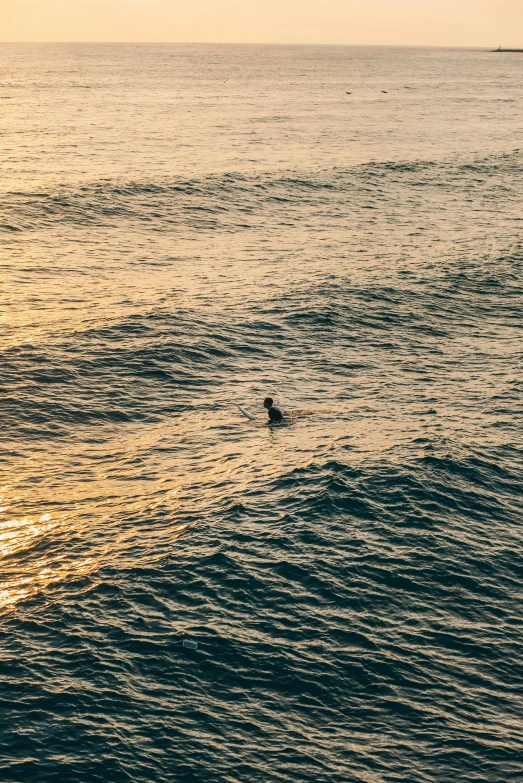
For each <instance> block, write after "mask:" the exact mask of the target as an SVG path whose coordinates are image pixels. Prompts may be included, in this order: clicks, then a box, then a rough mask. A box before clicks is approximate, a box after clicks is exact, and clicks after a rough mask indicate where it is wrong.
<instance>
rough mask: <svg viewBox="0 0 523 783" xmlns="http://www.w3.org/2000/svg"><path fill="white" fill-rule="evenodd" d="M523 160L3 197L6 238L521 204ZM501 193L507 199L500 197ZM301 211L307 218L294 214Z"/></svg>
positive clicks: (510, 157)
mask: <svg viewBox="0 0 523 783" xmlns="http://www.w3.org/2000/svg"><path fill="white" fill-rule="evenodd" d="M522 174H523V155H522V154H521V151H520V150H519V149H518V150H514V151H513V152H512V153H510V154H505V155H498V156H490V157H488V158H481V159H475V160H472V161H470V160H468V161H462V160H453V161H447V162H434V161H414V162H403V163H402V162H399V163H396V162H382V163H367V164H363V165H359V166H354V167H352V168H350V169H340V168H333V169H331V170H329V171H314V170H312V171H307V172H306V173H304V172H268V173H265V174H256V175H249V176H247V175H245V174H240V173H235V174H232V173H231V174H223V175H219V176H217V175H213V176H206V177H202V178H200V179H193V180H187V179H175V180H162V181H155V182H123V183H122V182H115V181H110V180H107V181H102V182H95V183H90V184H85V185H81V186H78V187H75V186H72V185H63V186H60V185H58V186H56V187H54V188H53V189H49V190H45V191H39V192H24V191H16V192H8V193H4V194H3V195H2V196H1V197H0V231H3V232H4V233H6V234H11V235H13V234H16V233H17V232H25V231H34V230H37V229H42V228H52V227H56V226H62V227H63V226H82V227H86V228H91V229H92V228H95V227H111V226H112V227H119V228H121V227H122V223H128V222H129V221H131V222H133V223H134V224H137V225H141V226H142V227H144V228H147V229H150V230H152V231H171V232H172V231H176V230H177V229H181V228H183V229H184V231H187V230H189V231H191V230H192V231H202V230H203V231H216V230H225V231H241V230H244V229H246V228H252V227H253V226H254V225H256V223H257V219H258V218H259V216H260V215H264V216H268V215H272V216H273V217H274V216H275V217H278V216H279V217H280V218H281V217H282V212H281V210H282V207H285V209H286V214H285V217H286V219H288V220H290V221H291V222H292V221H300V222H303V220H304V219H306V217H307V213H306V212H305V213H303V208H304V207H308V208H310V209H311V210H315V209H322V210H324V211H325V214H326V215H327V214H328V210H331V209H336V208H337V209H339V208H343V209H344V211H347V207H350V209H351V210H353V211H356V212H358V211H359V210H363V209H376V208H383V207H384V206H387V205H390V204H391V203H392V202H393V201H394V200H396V199H397V198H398V190H405V191H406V195H407V196H408V194H409V193H410V194H411V195H413V194H414V193H415V192H416V191H419V190H420V189H423V188H437V189H441V188H444V189H447V190H448V191H449V192H450V193H453V194H455V195H456V196H458V195H460V194H465V193H468V192H470V190H471V189H473V190H474V195H475V197H476V198H477V197H478V196H480V195H484V196H488V197H489V199H491V200H493V201H496V199H497V198H500V197H501V196H502V197H503V199H504V200H505V201H515V200H516V199H521V194H522V189H523V186H522V184H521V183H522V181H523V177H522ZM480 177H481V179H480ZM496 186H499V187H501V188H502V189H503V192H502V193H500V194H496V192H495V190H494V188H495V187H496ZM295 207H300V212H299V213H295V212H293V209H294V208H295Z"/></svg>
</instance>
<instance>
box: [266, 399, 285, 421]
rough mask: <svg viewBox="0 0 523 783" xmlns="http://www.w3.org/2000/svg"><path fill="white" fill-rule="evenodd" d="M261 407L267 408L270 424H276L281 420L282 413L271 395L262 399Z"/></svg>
mask: <svg viewBox="0 0 523 783" xmlns="http://www.w3.org/2000/svg"><path fill="white" fill-rule="evenodd" d="M263 407H264V408H266V409H267V412H268V414H269V421H270V423H271V424H277V423H278V422H280V421H283V414H282V412H281V410H280V409H279V408H276V407H275V405H274V400H273V399H272V397H266V398H265V399H264V401H263Z"/></svg>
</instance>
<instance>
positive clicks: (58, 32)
mask: <svg viewBox="0 0 523 783" xmlns="http://www.w3.org/2000/svg"><path fill="white" fill-rule="evenodd" d="M0 41H216V42H267V43H331V44H406V45H441V46H445V45H450V46H497V45H498V44H502V45H503V46H520V47H523V0H0Z"/></svg>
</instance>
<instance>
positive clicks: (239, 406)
mask: <svg viewBox="0 0 523 783" xmlns="http://www.w3.org/2000/svg"><path fill="white" fill-rule="evenodd" d="M238 408H239V409H240V411H241V413H243V415H244V416H245V418H246V419H249V420H250V421H254V419H255V418H256V416H253V415H252V413H249V411H246V410H245V408H242V406H241V405H238Z"/></svg>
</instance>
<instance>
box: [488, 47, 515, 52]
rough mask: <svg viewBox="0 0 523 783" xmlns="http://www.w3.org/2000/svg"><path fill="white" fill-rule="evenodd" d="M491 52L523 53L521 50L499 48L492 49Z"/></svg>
mask: <svg viewBox="0 0 523 783" xmlns="http://www.w3.org/2000/svg"><path fill="white" fill-rule="evenodd" d="M492 51H493V52H523V49H502V48H501V46H498V48H497V49H493V50H492Z"/></svg>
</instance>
